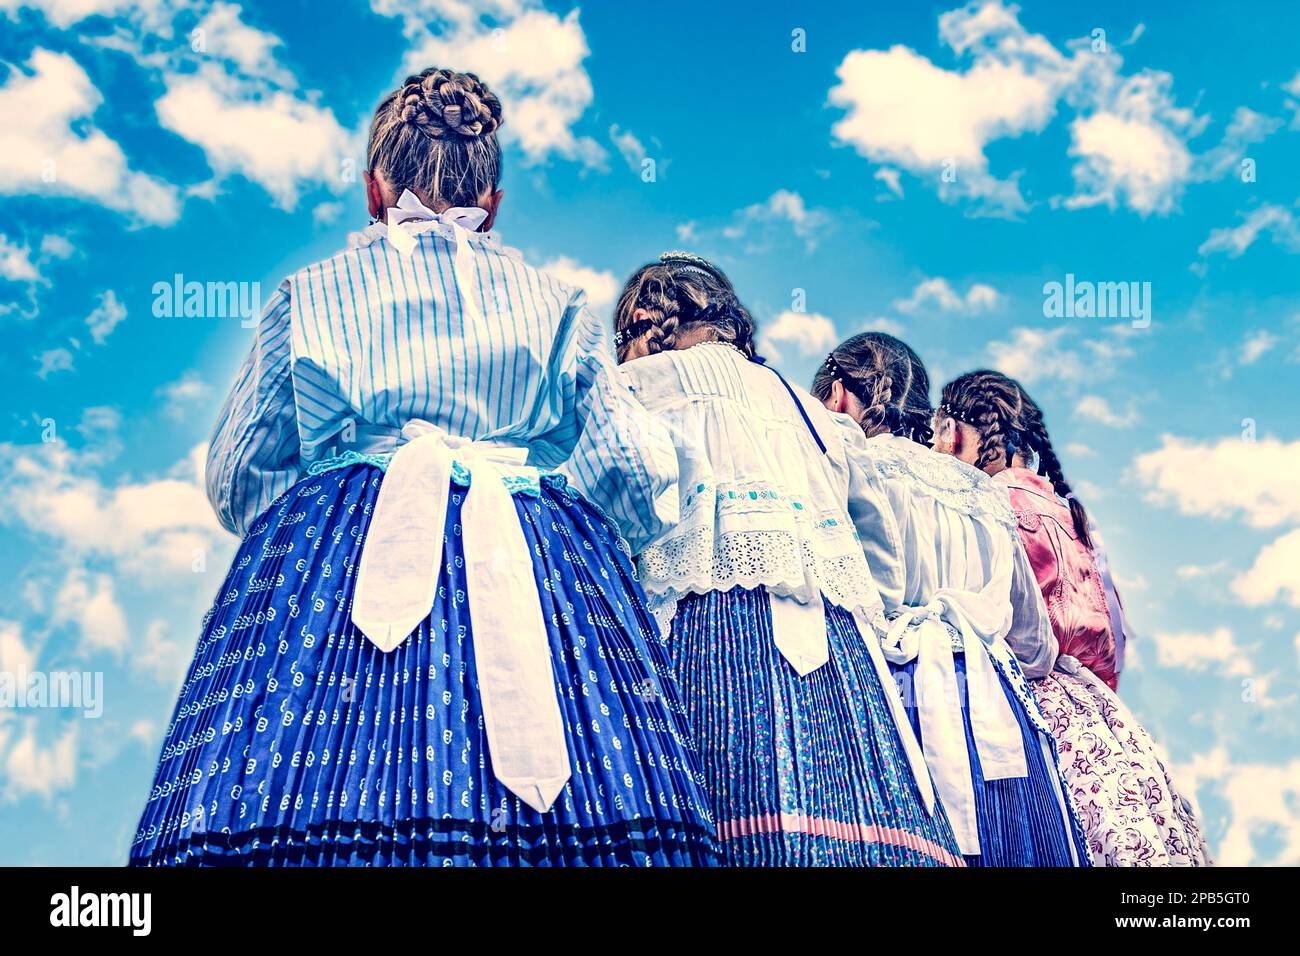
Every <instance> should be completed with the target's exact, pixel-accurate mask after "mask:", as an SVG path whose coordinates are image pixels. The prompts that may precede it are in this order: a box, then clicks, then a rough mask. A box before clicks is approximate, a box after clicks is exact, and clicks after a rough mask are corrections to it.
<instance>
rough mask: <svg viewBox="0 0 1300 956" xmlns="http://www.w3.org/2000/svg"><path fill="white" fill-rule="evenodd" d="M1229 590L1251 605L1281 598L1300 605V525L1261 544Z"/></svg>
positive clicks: (1292, 604) (1291, 603) (1293, 605)
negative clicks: (1269, 541)
mask: <svg viewBox="0 0 1300 956" xmlns="http://www.w3.org/2000/svg"><path fill="white" fill-rule="evenodd" d="M1232 592H1233V593H1234V594H1235V595H1237V597H1238V598H1240V599H1241V601H1242V602H1243V603H1245V604H1248V605H1250V606H1251V607H1258V606H1260V605H1263V604H1271V603H1272V602H1274V601H1283V600H1285V601H1286V602H1287V603H1288V604H1290V605H1291V606H1292V607H1300V528H1297V529H1296V530H1294V531H1290V532H1288V533H1287V534H1284V535H1282V537H1280V538H1278V539H1277V540H1276V541H1274V542H1273V543H1272V544H1270V545H1267V546H1266V547H1264V548H1263V550H1261V551H1260V552H1259V555H1258V556H1257V557H1256V558H1255V563H1254V564H1253V565H1251V567H1250V569H1249V570H1248V571H1246V572H1245V573H1243V574H1241V575H1238V576H1237V578H1235V579H1234V580H1233V582H1232Z"/></svg>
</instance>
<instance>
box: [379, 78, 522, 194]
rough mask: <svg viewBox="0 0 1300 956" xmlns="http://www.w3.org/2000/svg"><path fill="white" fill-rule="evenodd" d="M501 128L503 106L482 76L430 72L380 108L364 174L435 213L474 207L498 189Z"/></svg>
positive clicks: (407, 84)
mask: <svg viewBox="0 0 1300 956" xmlns="http://www.w3.org/2000/svg"><path fill="white" fill-rule="evenodd" d="M501 123H502V119H501V101H500V100H499V99H497V96H496V94H495V93H493V92H492V91H491V90H489V89H488V88H487V85H486V84H485V83H484V82H483V81H482V80H480V79H479V78H478V77H477V76H475V75H474V74H473V73H455V72H453V71H451V70H442V69H438V68H436V67H430V68H429V69H427V70H425V71H423V72H422V73H416V74H413V75H411V76H408V77H407V78H406V81H405V82H404V83H403V84H402V85H401V87H399V88H398V89H396V90H393V91H392V92H391V93H389V94H388V95H387V96H385V97H384V98H383V100H382V101H380V103H379V106H378V107H377V108H376V109H375V117H374V119H373V120H372V121H371V123H370V144H369V146H368V147H367V149H366V167H367V169H369V170H370V172H371V174H372V175H375V174H379V175H382V177H383V179H384V180H385V181H386V182H387V183H388V185H389V186H390V187H392V189H393V192H394V195H395V196H400V195H401V193H402V190H403V189H410V190H411V191H412V192H413V193H415V194H416V195H418V196H419V197H420V198H421V199H422V200H423V201H424V202H425V203H427V204H428V205H429V206H430V208H432V209H433V210H434V211H435V212H442V211H443V210H444V209H447V208H449V207H451V206H474V205H476V204H477V203H478V202H479V200H480V199H481V198H482V196H483V194H484V193H486V192H490V191H495V190H496V189H497V187H498V186H499V185H500V183H501V144H500V143H498V142H497V135H496V131H497V129H498V128H499V127H500V126H501Z"/></svg>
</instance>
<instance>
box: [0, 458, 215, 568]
mask: <svg viewBox="0 0 1300 956" xmlns="http://www.w3.org/2000/svg"><path fill="white" fill-rule="evenodd" d="M197 454H199V452H198V451H195V452H192V453H191V455H190V456H188V457H187V458H186V459H185V460H184V461H183V462H181V463H179V464H178V465H177V466H176V467H175V468H174V469H172V471H171V472H170V473H169V474H167V475H165V476H162V477H159V478H155V479H152V480H146V481H122V482H118V483H115V484H105V483H103V482H102V481H101V480H100V479H99V478H98V476H97V475H96V474H95V470H94V468H92V467H91V464H92V463H93V461H94V459H93V456H92V457H90V458H87V456H85V455H83V454H82V453H80V452H77V451H74V450H72V449H70V448H68V447H67V446H66V445H64V444H62V443H61V442H52V443H50V444H46V445H9V444H5V445H0V459H2V461H0V478H3V480H4V482H5V485H6V487H8V488H9V489H10V490H11V494H12V495H13V496H14V499H15V500H22V501H23V502H24V506H23V507H22V508H13V509H7V510H5V511H0V523H3V524H5V525H9V526H11V527H18V528H22V529H24V530H26V531H27V532H29V533H30V534H32V535H33V536H35V537H36V538H38V539H45V540H52V541H53V542H55V543H56V544H58V545H59V547H60V553H61V554H63V555H64V556H65V557H66V558H67V559H68V560H69V561H72V560H73V559H82V558H100V559H106V560H108V561H110V562H111V563H112V565H113V566H114V567H115V568H116V569H118V570H119V571H120V572H121V573H124V574H129V575H134V576H137V577H138V578H139V579H140V580H142V581H146V582H152V583H154V584H158V585H160V584H162V583H163V582H164V581H165V580H166V577H167V575H169V574H172V575H175V574H188V573H191V571H192V566H193V563H194V560H195V556H196V554H197V553H199V552H202V553H210V552H211V551H213V550H214V549H215V548H218V547H224V545H225V539H226V536H225V533H224V532H223V531H222V530H221V528H220V526H219V525H218V524H217V521H216V518H215V517H214V516H213V513H212V509H211V507H210V506H209V504H208V501H207V497H206V495H205V494H204V491H203V488H202V485H201V482H200V480H199V475H197V474H196V473H195V472H194V470H193V465H192V462H193V460H194V458H195V456H196V455H197Z"/></svg>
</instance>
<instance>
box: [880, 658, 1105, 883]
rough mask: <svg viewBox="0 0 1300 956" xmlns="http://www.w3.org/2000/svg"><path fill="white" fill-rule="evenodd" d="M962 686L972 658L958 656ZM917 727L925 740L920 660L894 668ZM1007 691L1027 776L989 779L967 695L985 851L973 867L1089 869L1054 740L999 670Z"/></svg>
mask: <svg viewBox="0 0 1300 956" xmlns="http://www.w3.org/2000/svg"><path fill="white" fill-rule="evenodd" d="M953 662H954V664H955V665H956V670H957V683H958V687H964V686H965V684H966V655H965V654H964V653H961V652H956V651H955V652H954V653H953ZM890 668H891V669H892V670H893V671H894V675H895V677H896V679H898V680H899V690H900V693H901V696H902V699H903V706H904V707H905V708H906V709H907V716H908V719H909V720H910V721H911V723H912V729H913V730H915V731H916V735H917V739H918V740H922V739H923V738H922V736H921V724H920V715H919V709H918V708H917V702H916V699H915V695H913V694H911V693H909V688H910V687H911V686H912V684H911V682H912V679H913V672H914V670H915V668H916V661H909V662H908V663H906V664H901V665H895V664H890ZM999 676H1000V677H1001V680H1002V691H1003V693H1005V694H1006V696H1007V700H1008V702H1009V703H1010V704H1011V712H1012V713H1013V714H1015V715H1016V720H1017V721H1018V722H1019V723H1020V732H1021V735H1022V737H1023V738H1024V742H1025V763H1026V765H1027V766H1028V768H1029V775H1028V776H1027V777H1020V778H1012V779H1006V780H985V779H984V774H983V772H982V770H981V768H980V760H979V753H978V752H977V751H976V749H975V735H974V733H973V732H972V730H971V721H970V706H969V701H968V699H967V696H966V695H965V694H961V710H962V722H963V723H964V724H965V727H966V749H967V751H968V752H969V754H970V765H971V776H972V777H973V779H974V785H975V825H976V827H977V828H978V830H979V839H980V853H979V854H978V855H973V856H967V857H966V863H967V864H968V865H970V866H1089V865H1090V864H1089V858H1088V851H1087V844H1086V842H1085V840H1084V836H1083V830H1082V827H1081V825H1080V824H1079V822H1078V820H1077V817H1076V815H1075V813H1074V811H1073V809H1072V805H1071V804H1070V802H1069V797H1068V796H1067V791H1066V789H1065V787H1064V786H1063V785H1062V782H1061V776H1060V772H1059V771H1058V769H1057V760H1056V750H1055V743H1054V741H1053V740H1052V739H1051V738H1050V737H1049V736H1048V735H1046V734H1044V733H1043V732H1042V731H1040V730H1038V729H1036V728H1035V727H1034V725H1033V723H1032V722H1031V720H1030V718H1029V715H1028V714H1027V713H1026V712H1025V704H1024V703H1022V702H1021V700H1020V698H1019V697H1018V696H1017V695H1016V693H1015V692H1014V691H1013V690H1012V689H1011V688H1010V687H1009V686H1007V682H1006V677H1005V675H1003V674H1001V671H999Z"/></svg>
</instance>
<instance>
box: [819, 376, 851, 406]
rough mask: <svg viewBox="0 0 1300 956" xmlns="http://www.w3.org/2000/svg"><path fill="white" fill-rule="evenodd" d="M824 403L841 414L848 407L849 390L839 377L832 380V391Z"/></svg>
mask: <svg viewBox="0 0 1300 956" xmlns="http://www.w3.org/2000/svg"><path fill="white" fill-rule="evenodd" d="M822 404H823V405H825V406H826V407H827V408H828V409H830V410H831V411H832V412H839V413H841V414H843V413H844V412H845V410H846V409H847V408H848V404H849V403H848V391H847V390H846V389H845V388H844V383H843V382H841V381H840V380H839V379H838V378H837V379H835V381H833V382H831V393H830V395H828V396H827V397H826V400H825V401H823V402H822Z"/></svg>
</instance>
